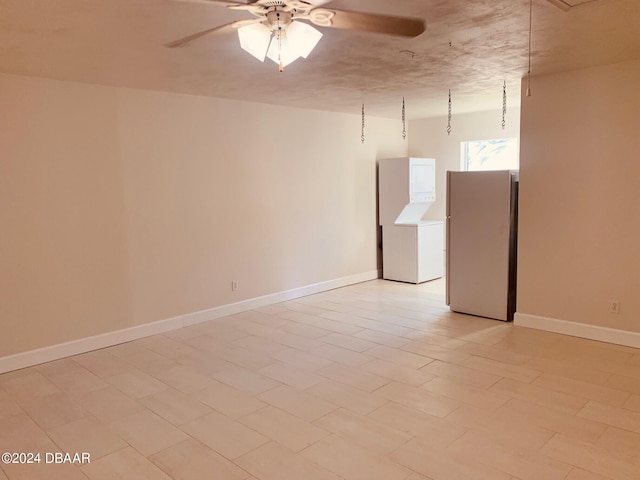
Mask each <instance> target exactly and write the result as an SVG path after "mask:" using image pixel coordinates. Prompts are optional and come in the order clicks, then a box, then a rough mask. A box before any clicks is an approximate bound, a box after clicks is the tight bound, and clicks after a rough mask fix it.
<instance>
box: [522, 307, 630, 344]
mask: <svg viewBox="0 0 640 480" xmlns="http://www.w3.org/2000/svg"><path fill="white" fill-rule="evenodd" d="M513 323H514V325H519V326H521V327H529V328H535V329H537V330H545V331H547V332H554V333H562V334H564V335H570V336H572V337H580V338H588V339H589V340H597V341H599V342H606V343H613V344H616V345H624V346H627V347H634V348H640V333H637V332H629V331H627V330H618V329H615V328H607V327H600V326H598V325H589V324H586V323H577V322H569V321H567V320H558V319H555V318H548V317H540V316H537V315H529V314H526V313H517V312H516V314H515V315H514V318H513Z"/></svg>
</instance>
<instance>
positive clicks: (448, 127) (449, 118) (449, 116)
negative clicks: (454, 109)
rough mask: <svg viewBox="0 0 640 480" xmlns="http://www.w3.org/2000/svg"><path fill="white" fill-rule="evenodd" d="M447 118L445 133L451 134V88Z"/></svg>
mask: <svg viewBox="0 0 640 480" xmlns="http://www.w3.org/2000/svg"><path fill="white" fill-rule="evenodd" d="M447 118H448V121H447V135H451V90H449V115H448V117H447Z"/></svg>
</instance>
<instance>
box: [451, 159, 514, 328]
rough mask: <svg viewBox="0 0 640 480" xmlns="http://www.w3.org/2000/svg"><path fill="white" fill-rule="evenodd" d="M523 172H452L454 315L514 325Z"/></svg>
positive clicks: (452, 281)
mask: <svg viewBox="0 0 640 480" xmlns="http://www.w3.org/2000/svg"><path fill="white" fill-rule="evenodd" d="M517 232H518V172H515V171H510V170H497V171H486V172H447V222H446V239H447V240H446V255H447V256H446V289H447V293H446V298H447V305H449V306H450V308H451V310H453V311H455V312H461V313H467V314H470V315H477V316H481V317H488V318H495V319H496V320H504V321H510V320H513V314H514V312H515V308H516V258H517V251H516V249H517Z"/></svg>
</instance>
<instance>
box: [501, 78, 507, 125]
mask: <svg viewBox="0 0 640 480" xmlns="http://www.w3.org/2000/svg"><path fill="white" fill-rule="evenodd" d="M506 126H507V81H506V80H505V81H504V83H503V84H502V129H503V130H504V127H506Z"/></svg>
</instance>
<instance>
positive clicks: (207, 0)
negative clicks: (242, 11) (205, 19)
mask: <svg viewBox="0 0 640 480" xmlns="http://www.w3.org/2000/svg"><path fill="white" fill-rule="evenodd" d="M176 1H177V2H182V3H203V4H206V5H218V6H220V7H233V6H236V5H246V3H245V2H234V1H231V0H229V1H225V0H176Z"/></svg>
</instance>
